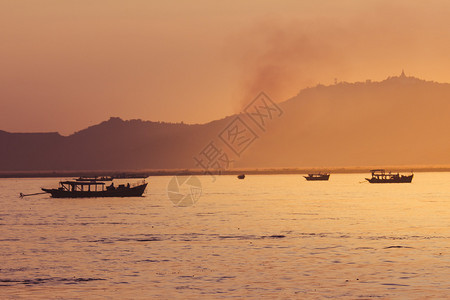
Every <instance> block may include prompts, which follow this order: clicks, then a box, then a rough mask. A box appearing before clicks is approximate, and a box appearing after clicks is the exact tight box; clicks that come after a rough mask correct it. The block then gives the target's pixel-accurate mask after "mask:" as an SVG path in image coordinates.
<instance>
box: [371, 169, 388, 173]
mask: <svg viewBox="0 0 450 300" xmlns="http://www.w3.org/2000/svg"><path fill="white" fill-rule="evenodd" d="M370 172H372V173H375V172H383V173H384V172H386V170H384V169H375V170H370Z"/></svg>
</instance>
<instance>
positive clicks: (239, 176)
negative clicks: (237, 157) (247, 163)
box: [237, 174, 245, 179]
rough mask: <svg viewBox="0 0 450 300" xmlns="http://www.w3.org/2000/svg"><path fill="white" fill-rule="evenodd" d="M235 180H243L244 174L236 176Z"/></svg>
mask: <svg viewBox="0 0 450 300" xmlns="http://www.w3.org/2000/svg"><path fill="white" fill-rule="evenodd" d="M237 178H239V179H244V178H245V174H240V175H238V177H237Z"/></svg>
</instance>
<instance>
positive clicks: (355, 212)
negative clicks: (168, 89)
mask: <svg viewBox="0 0 450 300" xmlns="http://www.w3.org/2000/svg"><path fill="white" fill-rule="evenodd" d="M365 176H367V174H332V175H331V177H330V181H328V182H307V181H305V180H304V179H303V177H301V176H300V175H249V176H247V177H246V178H245V179H244V180H238V179H237V178H236V177H235V176H219V177H217V178H216V180H215V181H214V182H213V179H212V178H211V177H209V176H199V177H198V179H199V180H200V182H201V185H202V195H201V197H200V198H199V199H198V201H197V202H196V203H195V204H194V205H192V206H184V207H180V206H176V205H174V203H173V202H172V201H171V200H170V199H169V197H168V193H167V188H168V184H169V182H170V180H171V178H172V177H150V178H148V179H147V181H148V182H149V186H148V188H147V191H146V193H145V194H144V197H141V198H98V199H52V198H50V197H49V196H47V195H37V196H30V197H25V198H23V199H21V198H19V197H18V195H19V193H20V192H22V193H24V194H26V193H33V192H39V190H40V188H41V187H46V186H54V185H55V184H56V183H57V182H58V180H59V179H48V178H46V179H41V178H38V179H0V295H1V296H0V298H5V299H9V298H14V299H17V298H18V299H20V298H23V299H61V298H64V299H88V298H89V299H92V298H120V299H152V298H163V299H171V298H184V299H198V298H204V299H215V298H255V299H261V298H284V299H322V298H343V299H374V298H375V299H392V298H402V299H423V298H431V299H442V298H448V297H449V295H450V173H417V174H415V177H414V180H413V183H411V184H384V185H383V184H379V185H376V184H369V183H360V182H361V181H363V180H364V177H365ZM191 191H192V189H189V188H185V186H183V188H182V189H181V190H180V193H190V192H191ZM197 192H198V189H197Z"/></svg>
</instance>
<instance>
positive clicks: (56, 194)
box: [42, 180, 147, 198]
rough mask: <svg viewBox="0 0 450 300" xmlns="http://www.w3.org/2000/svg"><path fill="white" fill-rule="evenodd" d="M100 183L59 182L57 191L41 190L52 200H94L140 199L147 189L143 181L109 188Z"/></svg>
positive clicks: (96, 181) (112, 185) (95, 181)
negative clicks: (102, 198)
mask: <svg viewBox="0 0 450 300" xmlns="http://www.w3.org/2000/svg"><path fill="white" fill-rule="evenodd" d="M105 185H106V184H105V183H104V182H102V181H98V180H94V181H76V180H74V181H60V182H59V187H58V188H57V189H46V188H42V190H43V191H44V192H47V193H49V194H51V196H52V197H53V198H94V197H140V196H142V194H143V193H144V191H145V188H146V187H147V183H146V182H145V181H143V182H141V183H139V184H136V185H134V186H130V184H129V183H128V184H127V185H125V184H119V185H118V186H117V187H114V183H111V185H109V186H105Z"/></svg>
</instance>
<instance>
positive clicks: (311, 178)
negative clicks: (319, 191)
mask: <svg viewBox="0 0 450 300" xmlns="http://www.w3.org/2000/svg"><path fill="white" fill-rule="evenodd" d="M303 177H305V178H306V180H308V181H319V180H322V181H326V180H328V179H329V178H330V174H329V173H315V174H308V176H303Z"/></svg>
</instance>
